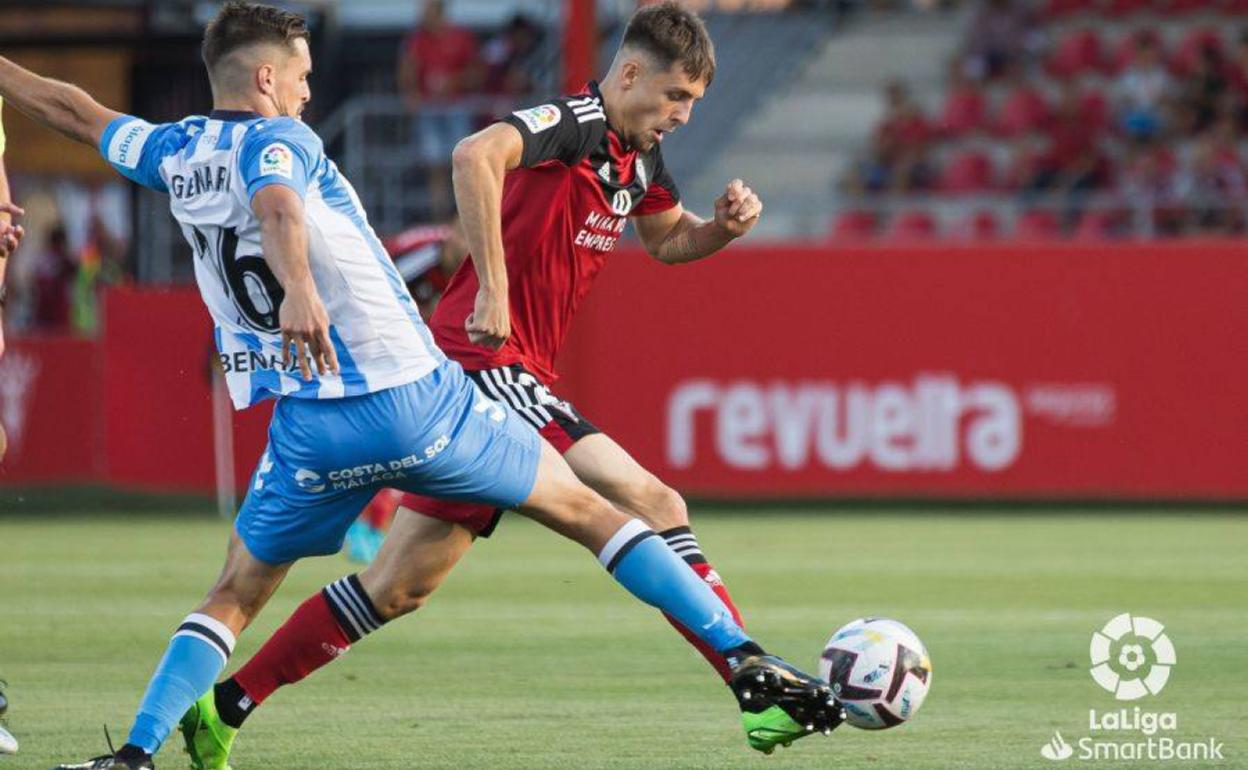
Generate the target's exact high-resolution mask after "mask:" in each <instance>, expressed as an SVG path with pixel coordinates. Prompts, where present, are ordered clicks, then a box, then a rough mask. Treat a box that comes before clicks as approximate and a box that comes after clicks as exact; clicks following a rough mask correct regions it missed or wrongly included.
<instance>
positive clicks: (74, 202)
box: [3, 177, 130, 334]
mask: <svg viewBox="0 0 1248 770" xmlns="http://www.w3.org/2000/svg"><path fill="white" fill-rule="evenodd" d="M13 183H14V184H13V187H14V190H13V197H14V200H16V201H18V202H19V203H20V204H21V206H22V208H23V209H24V210H25V215H24V216H23V217H22V218H21V223H22V226H23V228H24V229H25V237H24V238H23V239H22V243H21V247H20V248H19V249H17V250H15V251H14V253H13V255H12V256H11V257H10V259H9V264H8V269H7V275H6V276H5V285H6V286H7V288H8V298H7V301H6V302H5V307H4V321H3V323H4V328H5V329H7V330H11V331H14V332H18V331H24V332H32V331H33V332H52V333H77V334H92V333H94V332H95V330H96V327H97V324H98V323H99V320H100V319H99V316H100V308H99V303H98V296H99V289H100V287H101V286H102V285H103V284H115V283H122V282H125V281H127V280H129V278H130V276H129V271H128V268H127V264H126V255H127V253H128V251H129V242H130V195H129V191H128V190H127V189H126V186H125V185H124V184H122V183H119V182H110V183H106V184H100V185H91V184H84V183H81V182H77V181H70V180H67V179H39V178H22V177H17V178H15V179H14V180H13Z"/></svg>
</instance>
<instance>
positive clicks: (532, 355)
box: [430, 83, 680, 383]
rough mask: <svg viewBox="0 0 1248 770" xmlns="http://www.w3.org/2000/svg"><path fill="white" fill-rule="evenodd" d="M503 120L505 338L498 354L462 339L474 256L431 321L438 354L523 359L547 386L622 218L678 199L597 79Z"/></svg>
mask: <svg viewBox="0 0 1248 770" xmlns="http://www.w3.org/2000/svg"><path fill="white" fill-rule="evenodd" d="M505 122H507V123H510V124H511V125H513V126H515V127H516V129H517V130H518V131H519V132H520V135H521V136H522V137H523V138H524V153H523V155H522V157H521V161H520V167H519V168H517V169H515V170H514V171H512V172H510V173H509V174H507V178H506V180H505V181H504V185H503V205H502V227H503V249H504V251H505V253H506V258H507V279H508V285H509V291H510V299H511V338H510V339H508V340H507V342H506V344H504V345H503V347H502V348H501V349H499V350H497V351H494V350H490V349H488V348H483V347H479V346H477V345H473V344H472V343H471V342H469V340H468V333H467V332H466V331H465V330H464V322H465V320H466V319H467V318H468V316H469V315H471V314H472V309H473V304H474V302H475V300H476V296H477V288H478V283H477V274H476V270H475V268H474V267H473V264H472V257H471V256H469V257H468V259H467V260H465V261H464V264H463V265H462V266H461V267H460V268H459V270H458V271H457V272H456V273H455V275H454V276H453V277H452V278H451V282H450V285H449V286H447V289H446V293H445V294H444V295H443V297H442V301H441V302H440V303H438V307H437V310H436V311H434V314H433V318H432V320H431V321H430V326H431V327H432V329H433V333H434V336H435V337H436V338H437V342H438V345H439V346H440V347H441V348H442V350H444V351H445V352H446V353H447V355H449V356H450V357H451V358H453V359H455V360H457V361H459V362H460V363H461V364H463V365H464V366H465V367H466V368H468V369H492V368H495V367H499V366H509V365H511V364H521V365H523V366H524V367H525V368H526V369H528V370H530V371H532V372H533V373H534V374H536V375H538V376H539V377H541V378H543V379H544V380H545V381H546V382H547V383H550V382H553V381H554V380H555V379H556V376H555V373H554V360H555V354H556V353H557V352H558V350H559V346H560V344H561V343H562V342H563V338H564V335H565V334H566V333H567V330H568V326H569V324H570V323H571V321H572V315H573V314H574V313H575V312H576V308H577V306H578V305H579V304H580V301H581V299H582V298H583V297H584V296H585V294H586V292H588V291H589V287H590V285H591V284H592V283H593V280H594V277H595V276H596V275H597V274H598V271H599V270H600V269H601V268H602V266H603V264H604V263H605V262H606V258H607V254H609V253H610V252H611V251H612V250H613V249H614V248H615V245H616V243H617V242H618V241H619V238H620V235H621V234H622V233H623V232H624V225H625V223H626V222H627V221H628V217H630V216H646V215H648V214H657V213H659V212H662V211H666V210H668V209H670V208H672V207H673V206H675V205H676V204H677V203H678V202H679V200H680V195H679V193H678V192H677V191H676V185H675V183H674V182H673V181H672V178H671V175H670V174H668V172H667V169H666V168H665V167H664V165H663V156H662V154H661V153H660V151H659V146H658V145H657V144H656V145H655V146H654V148H653V149H651V150H650V151H649V152H646V153H640V152H638V151H636V150H633V149H631V148H628V147H626V146H625V145H624V143H623V141H622V140H621V138H620V136H619V135H618V134H617V133H616V132H615V130H614V129H612V128H611V126H610V124H608V123H607V119H606V113H605V112H604V110H603V106H602V94H601V92H600V91H599V90H598V85H597V84H596V83H590V84H589V85H588V86H587V87H586V88H585V90H584V91H582V92H581V93H579V94H575V95H573V96H564V97H560V98H558V99H556V100H554V101H552V102H548V103H546V104H542V105H539V106H537V107H532V108H529V109H526V110H519V111H518V112H514V113H512V114H511V115H509V116H508V117H507V118H505Z"/></svg>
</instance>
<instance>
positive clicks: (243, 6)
mask: <svg viewBox="0 0 1248 770" xmlns="http://www.w3.org/2000/svg"><path fill="white" fill-rule="evenodd" d="M298 38H303V39H304V40H306V41H309V42H310V41H311V35H310V34H309V32H308V23H307V22H306V21H304V18H303V17H302V16H300V15H299V14H296V13H291V12H290V11H283V10H282V9H281V8H274V7H273V6H271V5H260V4H258V3H248V2H243V0H230V2H228V3H226V4H225V5H223V6H221V10H220V11H219V12H218V13H217V16H216V18H214V19H213V20H212V21H210V22H208V28H207V29H205V30H204V44H203V46H202V47H201V49H200V53H201V54H202V55H203V57H204V64H205V65H207V67H208V69H209V70H212V69H213V68H214V67H216V66H217V63H218V62H220V61H221V60H222V59H224V58H225V57H226V56H229V55H230V54H231V53H233V52H234V51H237V50H238V49H239V48H243V47H244V46H249V45H252V44H253V43H277V44H279V45H287V46H289V45H291V44H292V43H293V42H294V41H295V40H296V39H298Z"/></svg>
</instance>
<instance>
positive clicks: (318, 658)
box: [184, 3, 835, 770]
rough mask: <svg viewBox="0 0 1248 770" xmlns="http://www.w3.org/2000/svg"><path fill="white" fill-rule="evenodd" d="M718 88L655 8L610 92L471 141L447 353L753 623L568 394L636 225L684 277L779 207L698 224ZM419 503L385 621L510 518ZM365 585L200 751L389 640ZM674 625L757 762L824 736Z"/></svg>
mask: <svg viewBox="0 0 1248 770" xmlns="http://www.w3.org/2000/svg"><path fill="white" fill-rule="evenodd" d="M713 73H714V53H713V49H712V45H711V41H710V39H709V37H708V35H707V32H706V29H705V27H704V26H703V25H702V22H701V20H699V19H698V18H697V16H696V15H694V14H693V13H691V12H689V11H687V10H684V9H682V8H681V7H680V6H679V5H677V4H675V3H661V4H658V5H654V6H650V7H648V8H646V9H643V10H641V11H639V12H638V13H637V14H636V15H635V16H634V18H633V19H632V21H631V22H630V24H629V26H628V29H627V31H626V32H625V35H624V41H623V45H622V47H621V49H620V51H619V52H618V54H617V55H616V57H615V61H614V63H613V64H612V67H611V70H610V72H609V73H608V74H607V76H606V77H605V78H604V79H603V81H602V83H601V84H597V83H590V84H588V85H587V86H586V87H585V89H584V90H582V91H581V92H580V93H577V94H573V95H568V96H564V97H560V98H558V99H554V100H551V101H549V102H547V103H545V104H541V105H539V106H536V107H532V108H530V109H525V110H520V111H518V112H516V113H514V114H513V115H511V116H509V117H507V118H506V119H505V120H503V121H501V122H499V123H497V124H495V125H493V126H490V127H488V128H486V129H484V130H483V131H481V132H480V133H478V134H476V135H474V136H472V137H470V138H468V139H466V140H465V141H463V142H461V143H460V145H459V146H458V148H457V149H456V151H455V156H454V159H453V161H454V163H453V166H454V177H455V196H456V203H457V205H458V209H459V215H460V218H461V222H462V223H463V232H464V233H465V236H466V238H467V240H468V241H469V246H470V255H471V256H470V257H469V261H468V262H466V263H465V264H464V265H463V266H462V267H461V268H460V269H459V271H458V272H456V274H455V275H454V277H453V278H452V279H451V282H450V285H449V286H448V287H447V290H446V293H445V294H444V295H443V297H442V300H441V302H440V303H439V304H438V307H437V309H436V310H435V311H434V314H433V317H432V319H431V326H432V328H433V331H434V335H435V338H436V339H437V341H438V344H439V345H440V346H441V347H442V349H443V350H445V351H446V352H447V354H448V355H449V356H451V357H452V358H453V359H455V360H457V361H459V362H460V363H461V364H463V366H464V367H465V369H466V370H467V371H468V376H469V377H471V378H472V379H473V380H474V381H475V382H476V383H477V384H478V386H480V387H481V388H482V390H483V391H484V392H485V393H486V394H487V395H489V396H490V397H492V398H493V399H495V400H497V401H498V402H499V403H503V404H506V405H507V406H508V407H510V408H511V409H512V410H514V412H515V413H517V414H520V415H522V416H523V419H525V420H526V421H527V422H528V423H529V424H530V425H531V426H532V427H533V428H534V429H535V430H537V431H538V432H540V434H541V435H542V436H543V437H544V438H545V439H547V440H548V441H549V442H550V443H551V445H552V446H554V447H555V448H556V449H557V450H559V451H560V452H561V453H562V454H563V456H564V458H565V459H566V460H567V462H568V464H569V466H570V467H571V468H572V470H573V471H574V472H575V473H576V475H577V476H578V477H579V478H580V479H581V480H582V481H584V482H585V483H586V484H588V485H589V486H591V487H593V488H594V489H595V490H597V491H598V492H599V493H601V494H602V495H603V496H604V497H606V498H607V499H608V500H610V501H611V503H612V504H613V505H614V506H615V507H616V508H617V509H618V510H622V511H627V512H628V513H629V514H630V515H635V516H637V517H639V518H641V519H642V520H644V521H646V522H647V523H648V524H650V525H651V526H652V527H654V529H656V530H658V531H659V532H660V534H662V536H663V537H664V539H665V540H666V542H667V543H668V545H669V546H670V547H671V548H672V549H673V550H674V552H675V553H677V554H678V555H679V556H680V557H681V558H683V559H684V561H685V562H686V563H687V564H688V566H689V571H690V573H691V574H696V575H697V576H698V578H700V579H701V580H703V581H704V582H705V584H706V585H707V586H709V587H710V588H712V589H713V590H714V591H715V593H716V594H717V595H718V596H719V597H720V599H721V600H722V601H723V602H724V605H725V607H726V609H727V610H728V611H730V612H731V613H732V615H733V616H734V617H735V618H737V619H738V622H739V618H740V616H739V615H738V613H737V610H736V607H735V606H734V605H733V603H732V599H731V597H730V596H729V594H728V592H727V590H726V589H725V588H724V585H723V582H722V581H721V580H720V578H719V576H718V574H716V571H715V570H714V569H712V567H711V565H710V563H709V562H708V560H707V558H706V556H705V555H704V554H703V552H702V550H701V548H700V547H699V545H698V541H697V538H696V537H695V536H694V534H693V531H692V530H691V529H690V526H689V520H688V514H687V512H686V508H685V503H684V501H683V500H682V499H681V497H680V495H679V494H677V493H676V492H675V491H673V490H672V489H671V488H669V487H668V486H666V485H665V484H663V483H662V482H661V481H659V479H657V478H656V477H655V476H654V475H653V474H651V473H650V472H649V471H647V470H646V469H644V468H643V467H641V465H639V464H638V463H637V461H636V460H634V459H633V458H632V457H631V456H630V455H629V454H628V453H627V452H626V451H625V450H624V449H623V448H621V447H620V446H619V445H618V444H616V443H615V442H614V441H612V440H611V439H610V438H609V437H607V436H606V435H604V434H603V433H601V432H600V431H599V430H598V429H597V428H596V427H594V425H593V424H592V423H590V422H589V421H588V420H587V419H586V418H585V417H584V416H583V415H582V414H581V413H580V412H578V411H577V410H576V408H575V407H573V406H572V405H571V404H569V403H568V402H567V401H565V400H562V399H560V398H559V397H557V396H555V395H554V394H553V393H552V390H551V386H552V384H553V382H554V380H555V373H554V358H555V355H556V353H557V351H558V348H559V345H560V343H561V342H562V341H563V337H564V333H565V332H566V330H567V328H568V325H569V323H570V322H571V319H572V315H573V313H574V312H575V310H576V307H577V304H578V302H579V301H580V300H581V298H582V297H583V296H584V294H585V293H586V292H587V291H588V290H589V287H590V284H591V282H592V281H593V279H594V277H595V275H596V274H597V272H598V270H599V269H600V268H601V267H602V265H603V263H604V262H605V260H606V257H607V255H608V254H609V253H610V252H611V250H612V249H613V248H614V246H615V244H616V241H617V240H618V238H619V236H620V233H621V232H622V231H623V229H624V226H625V223H626V221H627V220H629V219H631V220H632V221H633V223H634V225H635V226H636V228H637V232H638V234H639V235H640V236H641V239H642V241H643V243H644V244H645V246H646V248H647V249H648V251H649V252H650V253H651V254H652V255H653V256H654V257H655V258H657V259H659V260H661V261H663V262H666V263H669V264H677V263H682V262H690V261H693V260H697V259H701V258H703V257H707V256H710V255H711V254H713V253H715V252H716V251H718V250H719V249H721V248H722V247H724V246H726V245H727V244H728V243H730V242H731V241H733V240H735V239H736V238H739V237H741V236H742V235H745V234H746V233H747V232H749V230H750V228H752V227H753V226H754V224H755V222H757V220H758V217H759V214H760V213H761V211H762V204H761V202H760V201H759V200H758V197H757V196H756V195H754V194H753V193H752V192H751V190H750V189H749V188H748V187H746V186H745V185H744V184H743V183H741V182H740V181H734V182H732V183H730V184H729V185H728V188H727V190H726V192H725V193H724V195H723V196H722V197H721V198H720V199H719V200H717V201H715V205H714V208H715V216H714V218H713V219H711V220H706V221H704V220H702V219H701V218H699V217H697V216H695V215H693V214H692V213H690V212H687V211H685V210H684V209H683V207H682V206H681V205H680V196H679V193H678V192H677V189H676V185H675V183H674V181H673V180H672V177H671V174H669V173H668V171H667V168H666V166H665V165H664V162H663V156H662V152H661V151H660V143H661V142H662V138H663V135H664V134H665V133H667V132H669V131H672V130H674V129H676V128H677V127H679V126H680V125H682V124H684V123H685V122H686V121H688V120H689V117H690V112H691V110H692V108H693V104H694V102H696V101H697V100H698V99H699V98H700V97H701V96H702V94H703V93H704V91H705V89H706V88H707V86H709V84H710V82H711V79H712V76H713ZM402 503H403V507H401V508H400V510H399V512H398V514H397V515H396V517H395V519H394V524H393V525H392V527H391V530H390V532H389V533H388V535H387V537H386V541H385V543H384V544H383V545H382V548H381V552H380V554H379V556H378V558H377V560H376V561H375V562H374V563H373V564H372V565H370V566H369V567H368V568H367V569H366V570H364V571H363V572H362V573H360V575H359V578H358V579H359V580H361V581H362V582H363V584H364V585H366V586H367V585H370V584H373V583H375V582H382V583H385V584H387V585H390V586H391V587H392V588H393V592H392V593H391V594H390V595H389V596H388V597H386V598H384V600H383V601H384V605H383V607H384V611H383V612H382V613H381V615H380V617H383V618H391V617H394V616H396V615H398V614H402V613H404V612H410V611H412V610H414V609H416V608H417V607H419V606H420V604H421V603H422V602H423V601H424V599H425V597H427V596H428V595H429V594H430V593H431V592H432V591H433V590H434V589H435V588H436V587H437V585H438V584H439V583H440V582H441V580H442V579H443V578H444V577H445V575H446V574H447V573H448V572H449V570H450V569H451V567H452V566H453V564H454V563H455V561H456V560H457V559H458V558H459V556H460V555H462V554H463V553H464V552H465V551H466V549H467V548H468V547H469V546H470V545H471V543H472V541H473V538H474V537H476V536H484V535H488V534H489V532H490V531H491V530H492V529H493V527H494V524H495V522H496V521H497V518H498V515H499V510H498V508H497V507H492V506H490V505H479V504H465V503H463V502H462V501H447V500H440V499H437V498H436V497H435V496H420V495H408V496H406V497H405V498H404V499H403V501H402ZM414 512H420V513H422V514H425V515H424V516H419V515H417V514H416V513H414ZM435 546H436V548H435ZM413 555H419V556H420V557H421V558H414V557H413ZM381 575H386V576H388V577H386V578H384V579H382V578H379V577H378V576H381ZM351 579H356V578H355V576H352V578H350V579H348V582H346V583H344V584H342V585H341V586H340V587H339V588H338V589H337V590H336V591H334V592H327V593H325V594H324V595H323V596H314V597H312V598H310V599H309V600H308V603H306V604H305V605H304V606H303V607H300V608H299V609H298V610H297V611H296V612H295V614H294V615H292V616H291V618H290V619H289V620H288V621H287V623H286V624H285V625H284V626H282V628H281V629H279V630H278V632H277V633H276V634H275V635H274V637H273V638H272V639H270V641H269V642H267V643H266V644H265V646H264V647H263V648H262V649H261V650H260V651H259V652H258V653H257V654H256V656H255V657H254V658H252V660H250V661H248V662H247V663H246V664H245V665H244V666H243V667H242V668H241V669H240V670H239V671H238V672H237V673H236V674H235V675H234V676H232V677H230V678H229V679H227V680H226V681H224V682H222V683H220V684H219V685H217V687H216V690H215V692H214V694H213V695H212V696H211V697H208V696H205V698H202V699H201V700H200V702H199V703H200V707H199V708H198V714H190V715H188V718H187V720H186V722H184V725H185V726H186V735H187V740H188V744H189V746H190V747H191V750H192V752H193V753H196V754H198V755H199V756H201V757H205V758H208V757H211V759H209V760H207V761H205V763H204V766H203V767H204V770H214V769H215V768H221V767H224V766H225V754H226V753H228V740H227V741H225V742H224V743H223V742H222V741H219V740H217V736H222V735H224V736H226V737H227V739H229V738H231V737H232V733H230V732H229V730H233V729H235V728H237V727H239V726H240V725H241V724H242V721H243V720H244V719H245V718H246V717H247V715H248V714H249V713H251V711H252V710H254V709H255V707H256V706H257V705H258V704H260V703H261V702H263V701H264V700H265V699H266V698H267V697H268V696H269V695H270V694H272V693H273V692H274V690H276V689H277V688H278V687H280V686H283V685H286V684H290V683H293V682H296V681H299V680H300V679H302V678H303V677H304V676H307V674H308V673H310V672H311V671H313V670H315V669H317V668H319V667H320V666H323V665H326V664H327V663H330V662H332V661H333V660H334V659H335V658H336V657H337V654H336V650H339V649H344V648H346V647H347V646H349V645H350V643H351V642H353V641H356V640H357V639H358V638H359V637H360V636H362V635H363V634H364V633H367V632H369V631H371V630H373V628H374V627H375V626H376V621H377V620H378V618H377V617H370V616H367V615H365V616H363V617H360V616H353V615H352V609H351V606H350V604H349V602H348V601H347V598H349V590H348V589H349V588H350V583H349V580H351ZM325 605H328V610H327V609H326V608H325ZM335 620H336V622H335ZM669 620H672V622H673V624H674V625H675V626H676V627H677V628H678V629H679V630H680V631H681V632H682V633H683V634H684V635H685V636H686V637H687V638H688V639H689V641H690V642H691V643H693V644H694V645H695V646H696V647H697V648H698V649H699V651H701V652H702V653H703V655H704V656H706V658H707V659H708V660H709V661H710V662H711V664H712V665H713V666H714V667H715V668H716V670H717V671H719V673H720V674H721V676H723V678H724V679H725V681H726V682H728V683H729V684H730V685H731V686H732V689H733V690H734V692H735V693H736V694H737V696H738V701H739V704H740V706H741V712H742V721H743V723H744V727H745V732H746V736H747V740H748V741H749V744H750V745H751V746H752V747H754V748H756V749H758V750H760V751H765V752H770V751H772V750H773V749H774V747H775V746H776V745H779V744H787V743H788V742H790V741H792V740H795V739H797V738H801V737H803V736H805V735H809V734H810V732H811V729H810V726H811V725H812V724H814V723H815V722H816V721H820V720H814V721H812V720H811V719H810V714H811V713H812V712H811V708H810V706H809V704H808V703H806V702H804V701H803V700H802V698H795V699H792V700H788V701H777V700H774V699H767V698H762V699H760V698H759V697H758V693H757V692H756V691H755V690H754V689H753V687H752V685H751V683H750V682H748V681H746V680H742V679H740V678H739V677H737V676H735V674H736V672H735V670H734V668H735V667H734V666H733V665H732V662H731V661H730V660H728V659H727V658H726V657H725V656H724V655H722V654H721V653H720V652H718V651H716V650H715V649H714V648H713V647H710V646H708V645H706V644H705V643H704V642H703V641H702V640H701V639H699V638H698V635H697V634H696V633H693V632H692V630H691V629H690V628H689V627H688V626H685V625H684V624H682V623H680V622H679V621H678V620H676V619H673V618H671V616H669ZM790 675H791V676H794V677H796V678H800V677H801V676H802V675H800V674H799V673H797V672H791V673H790ZM207 713H218V714H219V715H220V716H221V718H223V719H224V720H225V726H224V727H222V726H220V725H219V724H215V723H214V722H213V721H212V720H213V719H214V718H215V717H213V718H209V719H205V718H204V717H203V716H202V715H203V714H207ZM822 721H825V722H827V723H829V724H834V723H835V718H834V717H833V718H831V719H825V720H822ZM226 728H229V730H227V729H226Z"/></svg>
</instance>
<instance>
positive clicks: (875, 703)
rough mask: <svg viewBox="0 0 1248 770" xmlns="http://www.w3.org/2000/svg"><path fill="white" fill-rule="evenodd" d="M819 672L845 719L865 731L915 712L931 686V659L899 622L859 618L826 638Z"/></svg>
mask: <svg viewBox="0 0 1248 770" xmlns="http://www.w3.org/2000/svg"><path fill="white" fill-rule="evenodd" d="M819 675H820V676H822V677H823V678H824V679H826V680H827V681H828V684H830V685H832V692H833V693H834V694H835V695H836V697H837V698H839V699H840V701H841V703H842V704H844V706H845V721H846V722H849V723H850V724H851V725H853V726H854V727H860V728H862V729H864V730H883V729H886V728H889V727H896V726H897V725H899V724H901V723H902V722H905V721H907V720H909V719H910V718H911V717H913V716H914V714H915V712H916V711H918V710H919V707H920V706H922V705H923V699H924V698H926V697H927V691H928V689H929V688H931V686H932V661H931V658H929V657H928V655H927V648H926V647H924V645H923V642H921V641H920V640H919V637H918V636H917V635H916V634H915V633H914V632H913V631H911V630H910V629H909V628H908V627H906V626H905V624H903V623H899V622H897V621H896V620H889V619H887V618H859V619H858V620H855V621H854V622H852V623H850V624H848V625H846V626H844V627H843V628H841V629H840V630H839V631H837V632H836V633H835V634H832V638H831V639H829V640H828V643H827V645H826V646H825V647H824V649H823V655H822V656H821V658H820V660H819Z"/></svg>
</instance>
